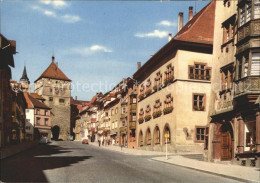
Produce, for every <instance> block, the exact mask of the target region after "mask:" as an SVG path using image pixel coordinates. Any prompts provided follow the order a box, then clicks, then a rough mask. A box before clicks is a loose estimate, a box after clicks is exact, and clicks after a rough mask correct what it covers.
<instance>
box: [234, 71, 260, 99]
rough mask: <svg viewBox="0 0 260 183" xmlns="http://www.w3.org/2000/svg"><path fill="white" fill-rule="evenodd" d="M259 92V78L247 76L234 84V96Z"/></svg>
mask: <svg viewBox="0 0 260 183" xmlns="http://www.w3.org/2000/svg"><path fill="white" fill-rule="evenodd" d="M259 92H260V77H258V76H255V77H252V76H249V77H245V78H242V79H240V80H238V81H237V82H236V83H235V96H237V95H242V94H247V93H259Z"/></svg>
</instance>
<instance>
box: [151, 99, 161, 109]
mask: <svg viewBox="0 0 260 183" xmlns="http://www.w3.org/2000/svg"><path fill="white" fill-rule="evenodd" d="M161 106H162V103H161V102H160V100H156V101H155V104H154V106H153V111H154V112H157V111H160V110H161Z"/></svg>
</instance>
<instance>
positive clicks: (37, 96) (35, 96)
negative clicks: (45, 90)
mask: <svg viewBox="0 0 260 183" xmlns="http://www.w3.org/2000/svg"><path fill="white" fill-rule="evenodd" d="M30 95H31V96H32V97H33V98H35V99H38V100H45V98H43V97H42V96H40V95H38V94H37V93H31V94H30Z"/></svg>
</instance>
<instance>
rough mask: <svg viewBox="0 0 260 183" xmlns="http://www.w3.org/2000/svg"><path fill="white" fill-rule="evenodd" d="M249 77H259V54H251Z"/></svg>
mask: <svg viewBox="0 0 260 183" xmlns="http://www.w3.org/2000/svg"><path fill="white" fill-rule="evenodd" d="M251 75H252V76H256V75H260V53H252V65H251Z"/></svg>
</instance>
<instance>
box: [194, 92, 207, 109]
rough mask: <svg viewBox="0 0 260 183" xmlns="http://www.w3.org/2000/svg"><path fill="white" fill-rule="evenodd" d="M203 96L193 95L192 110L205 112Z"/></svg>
mask: <svg viewBox="0 0 260 183" xmlns="http://www.w3.org/2000/svg"><path fill="white" fill-rule="evenodd" d="M204 101H205V94H194V95H193V110H195V111H204V110H205V104H204V103H205V102H204Z"/></svg>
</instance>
